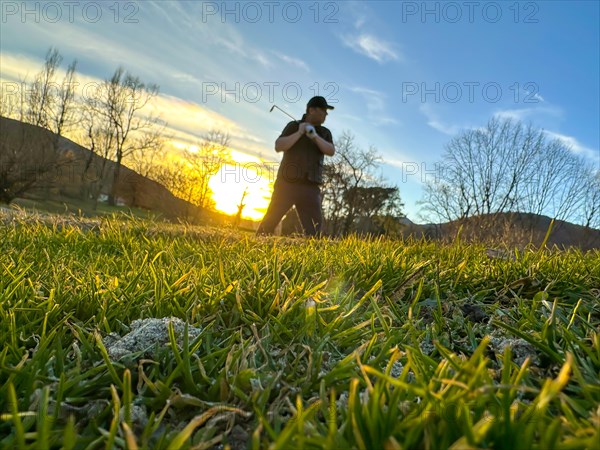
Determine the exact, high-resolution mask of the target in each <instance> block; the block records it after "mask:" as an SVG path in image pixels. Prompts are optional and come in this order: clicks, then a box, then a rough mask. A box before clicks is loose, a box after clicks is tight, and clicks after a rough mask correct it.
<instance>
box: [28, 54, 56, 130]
mask: <svg viewBox="0 0 600 450" xmlns="http://www.w3.org/2000/svg"><path fill="white" fill-rule="evenodd" d="M61 62H62V56H61V55H60V53H59V52H58V50H57V49H55V48H53V47H51V48H50V49H49V50H48V52H47V53H46V60H45V62H44V67H43V69H42V70H41V71H40V72H39V73H38V74H37V75H36V77H35V79H34V81H33V82H32V83H31V86H30V88H29V93H28V95H27V112H26V114H25V119H26V121H27V122H28V123H30V124H32V125H37V126H39V127H43V128H50V122H51V116H52V109H53V105H54V103H55V101H56V92H53V89H55V87H56V82H55V81H54V78H55V75H56V70H57V69H58V67H59V66H60V64H61Z"/></svg>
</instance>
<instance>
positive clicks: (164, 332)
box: [102, 317, 202, 360]
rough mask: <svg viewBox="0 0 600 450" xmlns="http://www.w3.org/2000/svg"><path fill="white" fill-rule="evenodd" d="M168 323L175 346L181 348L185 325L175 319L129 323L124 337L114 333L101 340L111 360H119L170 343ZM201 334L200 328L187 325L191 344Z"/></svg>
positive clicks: (142, 320) (143, 320)
mask: <svg viewBox="0 0 600 450" xmlns="http://www.w3.org/2000/svg"><path fill="white" fill-rule="evenodd" d="M170 323H172V324H173V331H174V333H175V340H176V341H177V345H178V346H180V347H182V346H183V335H184V332H185V325H186V323H185V322H184V321H183V320H181V319H178V318H176V317H163V318H162V319H139V320H134V321H133V322H131V329H130V332H129V333H127V334H126V335H124V336H119V335H118V334H116V333H111V334H109V335H108V336H106V337H104V338H103V339H102V340H103V343H104V346H105V347H106V350H107V351H108V355H109V356H110V358H111V359H113V360H119V359H121V358H122V357H124V356H126V355H129V354H131V353H138V352H143V353H148V352H151V351H153V350H155V349H156V348H158V347H165V346H167V345H168V344H169V343H170V339H169V324H170ZM201 332H202V330H201V329H200V328H196V327H192V326H190V325H188V341H189V342H192V341H193V340H194V339H196V338H197V337H198V336H199V335H200V333H201Z"/></svg>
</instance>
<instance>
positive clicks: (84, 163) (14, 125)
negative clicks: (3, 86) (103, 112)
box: [0, 117, 245, 223]
mask: <svg viewBox="0 0 600 450" xmlns="http://www.w3.org/2000/svg"><path fill="white" fill-rule="evenodd" d="M56 138H57V136H56V135H54V134H53V133H52V132H50V131H48V130H46V129H44V128H41V127H38V126H34V125H30V124H27V123H23V122H20V121H18V120H13V119H9V118H6V117H0V144H1V148H2V153H1V154H0V164H2V165H3V166H4V167H3V168H6V167H7V166H8V164H12V162H10V161H7V159H8V156H7V155H8V154H9V153H10V151H13V150H14V149H17V150H18V153H19V156H18V158H19V164H17V165H14V164H13V166H14V167H13V168H12V170H13V171H18V172H20V173H31V174H33V175H34V176H35V177H36V178H37V180H36V186H35V188H34V189H31V190H28V191H27V192H26V194H24V195H23V197H24V198H26V199H28V200H31V201H33V200H35V201H38V204H39V203H48V204H51V205H52V204H54V203H56V202H59V204H66V205H69V206H73V209H75V210H77V209H80V207H81V205H82V204H87V205H88V209H91V208H92V205H93V204H94V202H93V200H92V199H91V196H90V194H91V193H92V192H98V193H99V194H100V197H101V198H102V197H106V196H107V195H108V194H109V192H111V190H112V174H113V171H114V166H115V162H114V161H111V160H108V159H105V158H103V157H102V156H99V155H97V154H95V153H93V152H91V151H90V150H89V149H87V148H85V147H83V146H81V145H79V144H77V143H75V142H73V141H72V140H70V139H67V138H65V137H62V136H61V137H58V141H57V142H56V145H57V149H58V154H59V156H58V159H59V160H58V161H57V163H56V164H55V165H53V170H51V171H46V170H44V167H43V165H44V164H47V163H48V162H47V161H46V160H47V157H46V155H47V153H48V152H47V149H48V147H49V146H51V145H54V144H55V139H56ZM101 174H103V175H102V176H101ZM0 187H1V186H0ZM115 192H116V198H117V204H119V205H121V206H127V207H130V208H141V209H144V210H148V211H152V212H153V213H156V214H158V215H159V216H161V217H163V218H165V219H168V220H185V221H189V222H194V223H195V222H208V223H223V222H229V221H231V218H230V217H229V216H227V215H224V214H220V213H218V212H214V211H208V210H204V209H201V208H199V207H197V206H196V205H193V204H191V203H189V202H187V201H185V200H182V199H180V198H178V197H175V196H174V195H173V194H172V193H171V192H170V191H169V190H167V189H166V188H165V187H164V186H163V185H161V184H159V183H157V182H156V181H154V180H151V179H149V178H147V177H144V176H142V175H140V174H139V173H137V172H135V171H133V170H131V169H129V168H128V167H125V166H122V167H121V172H120V177H119V181H118V184H117V186H116V191H115ZM26 204H27V203H26ZM244 222H245V221H244Z"/></svg>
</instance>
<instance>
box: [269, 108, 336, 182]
mask: <svg viewBox="0 0 600 450" xmlns="http://www.w3.org/2000/svg"><path fill="white" fill-rule="evenodd" d="M304 119H305V116H302V120H301V121H300V122H305V120H304ZM298 127H299V123H298V122H290V123H288V124H287V125H286V127H285V128H284V129H283V131H282V132H281V136H279V137H285V136H289V135H290V134H294V133H295V132H296V131H298ZM315 130H316V131H317V134H318V135H319V136H321V137H322V138H323V139H325V140H326V141H327V142H331V143H333V139H332V136H331V131H329V129H328V128H326V127H323V126H320V125H319V126H316V127H315ZM323 159H324V155H323V153H321V150H319V147H318V146H317V144H315V143H314V142H313V140H312V139H310V138H309V137H308V136H306V135H304V136H301V137H300V139H298V141H297V142H296V143H295V144H294V145H293V146H292V147H290V148H289V149H288V150H286V151H285V152H283V159H282V160H281V164H280V166H279V171H278V172H277V179H278V180H281V179H283V180H285V181H287V182H289V183H305V184H321V183H323Z"/></svg>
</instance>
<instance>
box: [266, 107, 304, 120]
mask: <svg viewBox="0 0 600 450" xmlns="http://www.w3.org/2000/svg"><path fill="white" fill-rule="evenodd" d="M275 108H277V109H278V110H279V111H281V112H282V113H284V114H285V115H286V116H288V117H290V118H291V119H292V120H293V121H295V122H298V121H297V120H296V119H294V118H293V117H292V116H290V115H289V114H288V113H286V112H285V111H284V110H283V109H281V108H280V107H279V106H277V105H273V106H271V109H270V110H269V112H273V110H274V109H275Z"/></svg>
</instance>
